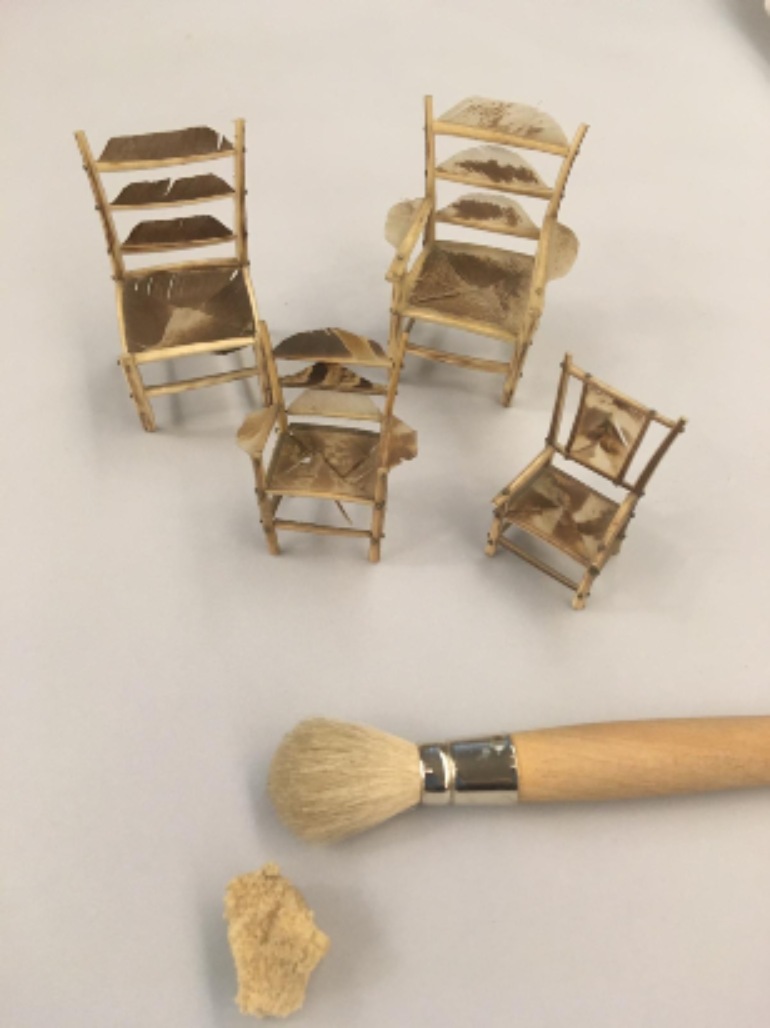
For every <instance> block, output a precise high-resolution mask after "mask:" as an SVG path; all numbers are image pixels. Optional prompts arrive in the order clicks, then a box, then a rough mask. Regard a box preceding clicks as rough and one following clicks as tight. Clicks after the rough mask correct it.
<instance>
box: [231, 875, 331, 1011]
mask: <svg viewBox="0 0 770 1028" xmlns="http://www.w3.org/2000/svg"><path fill="white" fill-rule="evenodd" d="M225 918H226V920H227V926H228V927H227V936H228V939H229V942H230V949H231V950H232V953H233V959H234V960H235V969H236V971H237V974H238V996H237V1002H238V1006H239V1008H240V1010H241V1013H244V1014H255V1015H256V1016H257V1017H264V1016H266V1015H272V1016H274V1017H286V1016H287V1015H288V1014H292V1013H294V1011H295V1010H299V1009H300V1007H301V1006H302V1004H303V1003H304V1000H305V990H306V989H307V984H308V980H309V979H310V975H311V974H312V973H313V971H314V970H315V968H316V966H317V965H318V963H319V962H320V961H321V959H322V958H323V957H324V956H325V954H326V951H327V950H328V949H329V938H328V936H327V935H324V933H323V932H322V931H320V929H318V928H316V925H315V920H314V918H313V911H312V910H311V909H310V908H309V907H308V905H307V903H305V900H304V899H303V897H302V895H301V893H300V892H299V891H298V890H297V889H295V888H294V886H293V885H292V884H291V882H289V881H287V880H286V879H285V878H284V877H283V876H282V875H281V872H280V870H279V868H278V866H277V865H276V864H266V865H265V866H264V867H263V868H262V869H261V870H259V871H252V872H251V873H250V874H245V875H241V876H240V877H239V878H234V879H233V880H232V881H231V882H230V884H229V885H228V887H227V892H226V893H225Z"/></svg>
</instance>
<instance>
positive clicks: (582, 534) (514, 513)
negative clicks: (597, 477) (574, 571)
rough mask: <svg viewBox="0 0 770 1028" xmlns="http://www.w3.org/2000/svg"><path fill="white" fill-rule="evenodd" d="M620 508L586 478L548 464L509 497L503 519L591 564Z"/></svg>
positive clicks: (506, 523)
mask: <svg viewBox="0 0 770 1028" xmlns="http://www.w3.org/2000/svg"><path fill="white" fill-rule="evenodd" d="M503 502H506V501H503ZM617 509H618V504H617V503H613V502H612V500H608V499H607V497H606V496H602V494H601V493H598V492H596V490H595V489H591V487H590V486H587V485H586V484H585V483H584V482H581V481H580V480H579V479H577V478H573V477H572V476H571V475H568V474H566V472H564V471H561V470H559V469H558V468H554V467H553V466H551V465H547V466H546V467H545V468H543V470H542V471H540V473H539V474H538V475H536V476H535V478H534V479H533V480H532V481H531V482H530V483H529V485H527V486H526V487H525V488H524V489H522V491H521V492H520V493H519V494H518V495H517V496H515V497H514V499H513V500H509V501H507V505H506V507H505V513H504V515H503V522H504V524H505V525H516V526H518V527H519V528H523V529H524V530H525V531H527V532H531V533H532V535H536V536H538V537H539V538H540V539H544V540H546V541H547V542H549V543H551V544H552V545H553V546H556V547H557V548H558V549H560V550H562V551H563V552H564V553H566V554H568V555H569V556H570V557H572V558H573V559H574V560H577V561H579V562H580V563H581V564H590V563H591V562H592V561H593V560H594V559H595V558H596V556H597V555H598V553H599V544H600V543H601V540H602V538H603V536H604V533H605V532H606V531H607V528H608V526H609V523H610V521H611V520H612V518H613V516H614V514H615V511H616V510H617Z"/></svg>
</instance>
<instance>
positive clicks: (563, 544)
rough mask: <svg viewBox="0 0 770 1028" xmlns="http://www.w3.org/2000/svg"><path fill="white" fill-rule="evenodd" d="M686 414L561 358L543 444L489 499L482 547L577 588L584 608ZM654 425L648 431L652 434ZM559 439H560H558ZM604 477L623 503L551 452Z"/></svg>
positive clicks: (579, 605) (577, 600) (577, 601)
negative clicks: (552, 552)
mask: <svg viewBox="0 0 770 1028" xmlns="http://www.w3.org/2000/svg"><path fill="white" fill-rule="evenodd" d="M574 382H576V383H579V385H578V387H577V388H578V389H579V400H578V403H577V409H576V412H575V415H574V418H573V419H572V424H571V427H570V428H569V429H568V430H567V431H566V432H564V433H562V431H561V426H562V420H563V415H564V409H565V403H566V401H567V392H568V389H569V386H570V383H574ZM684 427H685V420H684V418H679V419H678V420H677V421H672V420H671V419H670V418H665V417H663V415H661V414H658V413H657V412H656V411H654V410H651V409H650V408H649V407H645V406H644V405H643V404H641V403H638V402H637V401H636V400H632V399H630V398H629V397H628V396H625V395H624V394H623V393H621V392H618V390H617V389H615V388H613V387H612V386H609V385H607V384H606V383H604V382H600V381H599V380H598V379H595V378H594V377H593V376H592V375H590V374H588V373H587V372H585V371H582V370H581V369H580V368H578V367H577V366H576V365H575V364H573V362H572V358H571V356H570V355H569V354H567V355H566V357H565V358H564V362H563V364H562V374H561V378H560V380H559V387H558V390H557V393H556V402H555V404H554V409H553V416H552V419H551V427H550V430H549V432H548V435H547V437H546V445H545V449H544V450H543V451H542V452H541V453H540V454H539V455H538V456H537V457H536V458H535V459H534V460H533V461H532V462H531V463H530V464H529V465H528V466H527V467H526V468H525V469H524V471H522V472H521V474H520V475H518V476H517V477H516V478H514V479H513V481H512V482H509V484H508V485H507V486H505V488H504V489H502V490H501V491H500V492H499V493H498V494H497V496H496V497H495V498H494V500H493V501H492V504H493V507H494V517H493V519H492V527H491V529H490V532H489V537H488V540H487V547H486V552H487V554H488V555H489V556H492V555H493V554H494V553H496V551H497V548H498V546H502V547H503V548H504V549H506V550H509V551H510V552H511V553H514V554H516V556H518V557H521V558H522V559H523V560H526V561H527V562H528V563H529V564H532V565H533V566H534V567H536V568H538V570H540V571H544V572H545V573H546V574H547V575H550V576H551V577H552V578H555V579H556V580H557V581H558V582H561V583H562V585H566V586H567V587H568V588H569V589H573V590H574V591H575V595H574V597H573V600H572V606H573V607H574V608H575V609H576V610H581V609H582V608H583V607H585V605H586V602H587V600H588V596H589V593H590V592H591V587H592V585H593V583H594V581H595V579H596V577H597V576H598V575H599V574H600V572H601V571H602V569H603V568H604V566H605V564H606V563H607V561H608V560H609V559H610V557H612V556H613V555H614V554H616V553H618V552H619V550H620V546H621V543H622V541H623V539H624V537H625V534H626V530H627V528H628V524H629V522H630V520H631V518H632V517H633V516H634V511H635V509H636V505H637V504H638V503H639V501H640V500H641V498H642V496H643V495H644V490H645V489H646V487H647V483H648V482H649V480H650V478H651V476H652V474H653V472H654V471H655V469H656V468H657V466H658V464H659V463H660V461H661V460H662V459H663V456H664V455H665V453H666V451H667V450H668V448H669V447H670V446H671V444H672V443H673V441H674V440H675V439H676V437H677V435H679V433H680V432H682V431H683V430H684ZM651 430H652V434H651ZM560 440H561V441H560ZM557 456H558V457H561V458H564V460H565V461H567V462H571V463H573V464H576V465H580V466H581V467H583V468H585V469H588V471H589V472H593V473H595V474H596V475H599V476H601V477H602V478H603V479H605V480H609V481H610V482H612V483H613V485H615V486H617V487H618V488H619V489H620V490H622V492H623V493H624V494H625V495H624V496H623V499H622V500H621V501H620V502H616V501H615V500H613V499H610V498H609V497H607V496H605V495H604V494H603V493H601V492H599V491H598V490H596V489H594V488H592V487H591V486H590V485H589V484H587V483H586V482H584V481H582V480H581V479H579V478H576V477H575V476H574V475H570V474H568V473H567V472H566V471H565V470H563V469H562V468H559V467H556V466H555V465H554V458H555V457H557ZM508 530H512V531H514V532H515V531H518V532H522V533H526V534H529V535H531V536H534V537H535V538H537V539H539V540H541V541H542V542H545V543H548V544H550V545H551V546H553V547H555V548H556V549H557V550H560V551H561V552H562V553H563V554H565V555H566V556H567V557H569V558H571V559H572V560H573V561H575V562H576V563H577V564H579V565H581V566H582V567H583V569H584V571H583V575H582V577H581V578H580V579H579V580H578V581H573V580H572V579H571V578H568V577H567V576H566V575H564V574H562V573H561V571H559V570H557V569H556V568H553V567H552V566H551V565H550V564H546V563H545V562H543V561H542V560H540V559H539V558H538V557H536V556H535V555H534V554H533V553H532V552H531V551H529V550H524V549H521V548H520V547H519V546H518V545H517V544H516V543H514V542H513V541H512V540H511V539H510V538H509V537H507V536H506V535H504V533H505V532H506V531H508Z"/></svg>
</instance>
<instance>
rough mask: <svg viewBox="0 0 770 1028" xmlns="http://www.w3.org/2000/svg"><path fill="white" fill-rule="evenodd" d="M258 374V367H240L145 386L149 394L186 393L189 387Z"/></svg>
mask: <svg viewBox="0 0 770 1028" xmlns="http://www.w3.org/2000/svg"><path fill="white" fill-rule="evenodd" d="M256 374H257V369H256V368H239V369H238V370H237V371H224V372H222V373H221V374H218V375H205V376H203V377H202V378H186V379H184V381H182V382H169V383H166V384H165V385H156V386H145V392H146V393H147V395H148V396H171V395H173V394H174V393H185V392H187V390H188V389H204V388H205V387H206V386H210V385H217V384H218V383H220V382H221V383H225V382H237V381H238V380H239V379H241V378H252V377H253V376H254V375H256Z"/></svg>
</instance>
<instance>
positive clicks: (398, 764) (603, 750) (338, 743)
mask: <svg viewBox="0 0 770 1028" xmlns="http://www.w3.org/2000/svg"><path fill="white" fill-rule="evenodd" d="M762 785H770V717H723V718H701V719H694V720H689V719H681V720H672V721H620V722H615V723H608V724H593V725H579V726H576V727H570V728H549V729H543V730H540V731H530V732H517V733H516V734H515V735H500V736H490V737H488V738H484V739H472V740H469V741H465V742H451V743H429V744H426V745H422V746H416V745H415V744H414V743H411V742H407V741H406V740H404V739H399V738H397V737H396V736H394V735H388V734H387V733H386V732H380V731H378V730H377V729H374V728H365V727H363V726H360V725H349V724H345V723H344V722H341V721H327V720H325V719H320V718H319V719H315V720H312V721H303V722H302V723H301V724H299V725H297V727H296V728H295V729H294V730H293V731H292V732H290V733H289V734H288V735H287V736H286V738H285V739H284V740H283V742H282V743H281V745H280V746H279V748H278V751H277V752H276V754H275V757H274V758H273V762H272V765H271V768H270V781H269V790H270V795H271V797H272V799H273V802H274V803H275V806H276V809H277V810H278V814H279V816H280V818H281V820H282V821H283V822H284V823H285V824H286V825H287V826H288V827H289V828H290V829H291V830H292V831H293V832H295V833H296V834H297V835H299V836H301V837H302V838H303V839H311V840H314V841H323V842H330V841H333V840H335V839H343V838H345V837H346V836H348V835H355V834H356V833H357V832H362V831H364V830H365V829H367V828H373V827H374V826H375V825H378V824H380V823H381V822H382V821H386V820H387V819H388V818H391V817H394V816H395V815H396V814H400V813H401V812H402V811H405V810H408V809H409V808H410V807H415V806H417V805H418V804H420V803H423V804H425V805H436V806H444V805H449V804H453V803H457V804H460V803H467V804H490V803H494V804H499V803H515V802H516V801H518V802H520V803H561V802H573V801H581V800H617V799H631V798H637V797H644V796H670V795H673V794H676V793H696V792H715V791H718V790H722V789H747V788H753V787H756V786H762Z"/></svg>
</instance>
